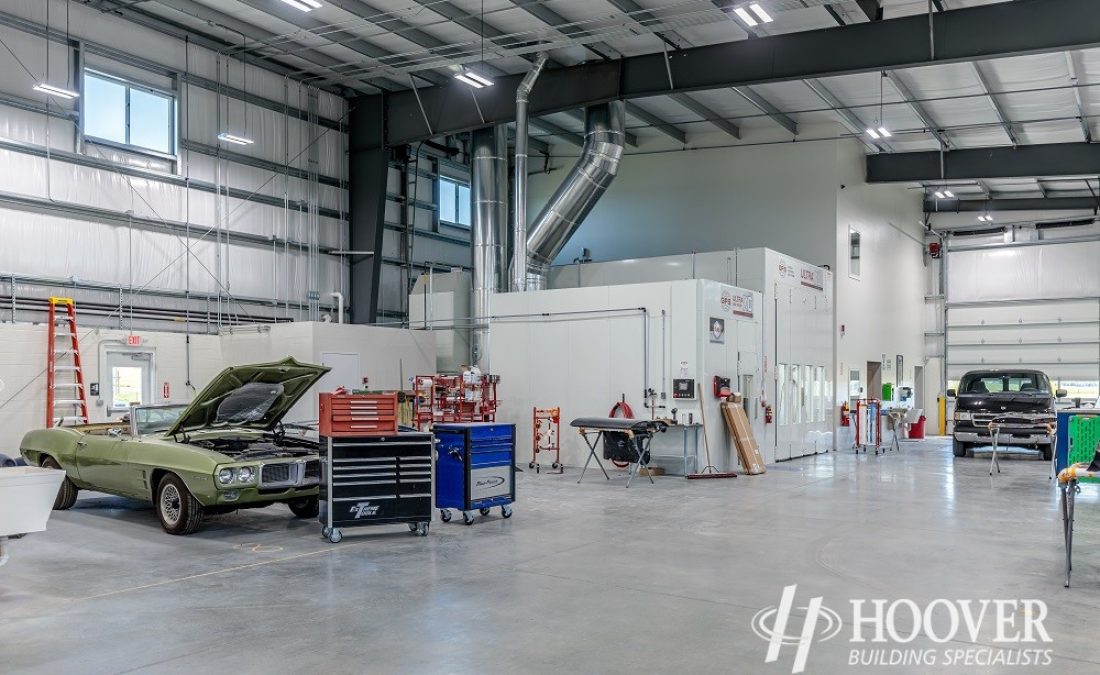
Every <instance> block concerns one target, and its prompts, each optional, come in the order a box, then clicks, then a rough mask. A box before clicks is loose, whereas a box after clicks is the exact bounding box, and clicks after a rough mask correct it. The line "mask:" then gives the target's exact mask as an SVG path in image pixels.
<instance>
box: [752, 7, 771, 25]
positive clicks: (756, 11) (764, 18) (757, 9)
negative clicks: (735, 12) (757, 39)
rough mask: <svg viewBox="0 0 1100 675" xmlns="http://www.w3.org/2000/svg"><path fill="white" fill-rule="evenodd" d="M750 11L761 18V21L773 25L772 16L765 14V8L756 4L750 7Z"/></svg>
mask: <svg viewBox="0 0 1100 675" xmlns="http://www.w3.org/2000/svg"><path fill="white" fill-rule="evenodd" d="M749 9H751V10H752V12H753V14H755V15H756V16H758V17H760V20H761V21H763V22H764V23H771V22H772V21H773V19H772V17H771V15H770V14H768V13H767V12H765V11H764V8H763V7H761V6H760V5H758V4H756V3H755V2H754V3H753V4H751V5H749Z"/></svg>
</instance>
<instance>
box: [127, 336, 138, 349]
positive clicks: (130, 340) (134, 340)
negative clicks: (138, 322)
mask: <svg viewBox="0 0 1100 675" xmlns="http://www.w3.org/2000/svg"><path fill="white" fill-rule="evenodd" d="M126 344H127V345H129V346H130V347H140V346H141V336H140V335H127V336H126Z"/></svg>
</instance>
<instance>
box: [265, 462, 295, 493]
mask: <svg viewBox="0 0 1100 675" xmlns="http://www.w3.org/2000/svg"><path fill="white" fill-rule="evenodd" d="M296 468H297V465H295V464H265V465H264V466H263V469H261V471H260V487H275V486H278V485H293V484H295V483H297V482H298V480H297V476H296V475H295V474H296V473H297V472H296V471H295V469H296Z"/></svg>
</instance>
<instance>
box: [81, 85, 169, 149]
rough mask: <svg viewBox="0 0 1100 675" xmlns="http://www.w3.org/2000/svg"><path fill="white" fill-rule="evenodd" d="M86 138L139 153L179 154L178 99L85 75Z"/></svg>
mask: <svg viewBox="0 0 1100 675" xmlns="http://www.w3.org/2000/svg"><path fill="white" fill-rule="evenodd" d="M82 105H83V108H84V112H83V117H82V119H81V124H82V130H83V132H84V137H85V138H86V139H88V140H91V141H93V142H96V141H100V142H105V143H109V144H113V145H118V146H123V147H124V148H126V149H132V150H136V151H138V152H154V153H158V154H161V155H175V154H176V97H175V96H173V95H172V94H170V93H168V92H165V91H159V90H157V89H152V88H150V87H146V86H144V85H140V84H137V83H134V82H130V81H128V80H124V79H122V78H119V77H114V76H113V75H107V74H105V73H100V72H97V71H93V70H86V71H84V91H83V98H82Z"/></svg>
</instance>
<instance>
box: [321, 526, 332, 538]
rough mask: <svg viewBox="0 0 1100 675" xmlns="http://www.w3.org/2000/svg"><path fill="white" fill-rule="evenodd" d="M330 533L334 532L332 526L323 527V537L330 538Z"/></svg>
mask: <svg viewBox="0 0 1100 675" xmlns="http://www.w3.org/2000/svg"><path fill="white" fill-rule="evenodd" d="M330 534H332V528H331V527H322V528H321V538H322V539H328V536H329V535H330Z"/></svg>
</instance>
